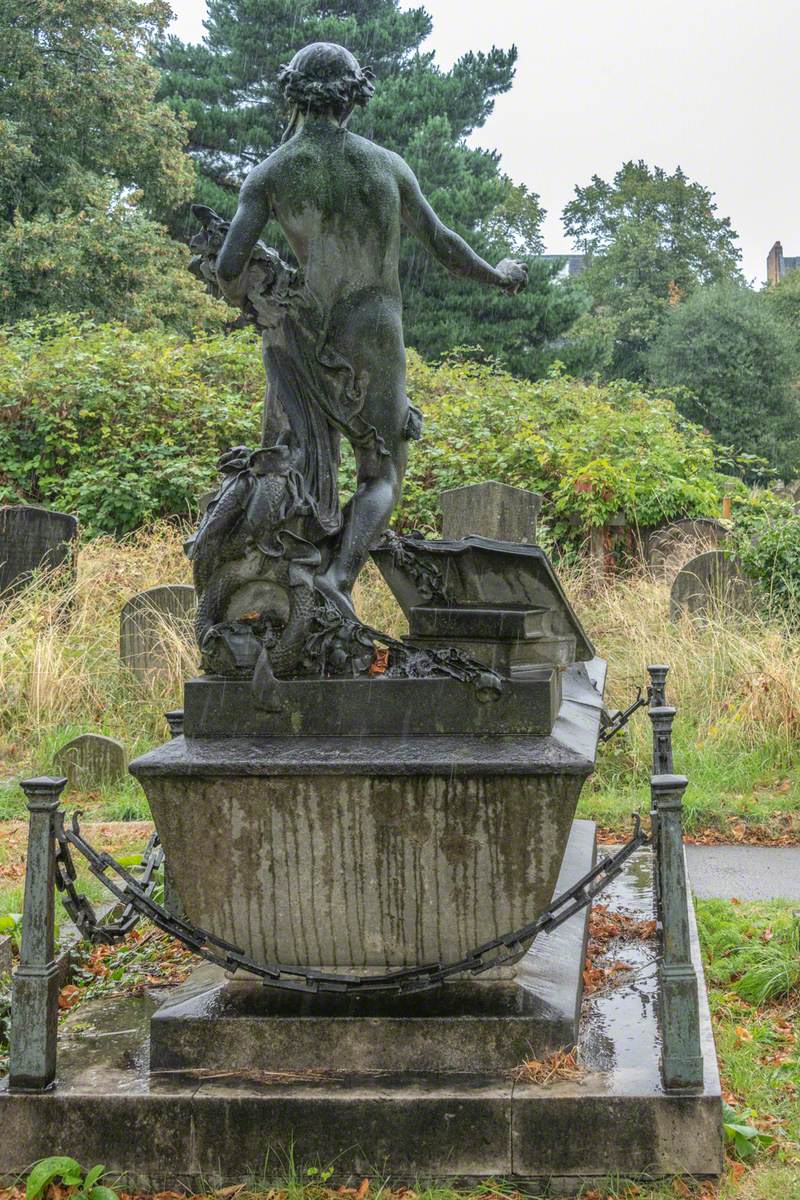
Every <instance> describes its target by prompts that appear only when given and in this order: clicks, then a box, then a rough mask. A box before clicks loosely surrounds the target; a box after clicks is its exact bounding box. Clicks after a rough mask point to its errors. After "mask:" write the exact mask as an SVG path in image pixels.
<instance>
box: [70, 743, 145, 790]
mask: <svg viewBox="0 0 800 1200" xmlns="http://www.w3.org/2000/svg"><path fill="white" fill-rule="evenodd" d="M126 765H127V764H126V762H125V749H124V747H123V746H122V744H121V743H120V742H118V741H116V740H115V739H114V738H110V737H105V736H104V735H103V734H102V733H82V734H81V735H80V737H76V738H73V739H72V741H71V742H67V744H66V745H65V746H62V747H61V749H60V750H59V751H58V752H57V753H56V755H55V757H54V759H53V766H54V767H55V769H56V771H57V773H58V774H59V775H66V777H67V779H68V780H69V786H70V787H74V788H79V789H80V790H81V791H86V790H87V789H88V788H93V787H99V786H100V785H101V784H104V783H112V782H113V781H114V780H115V779H120V778H121V777H122V776H123V775H124V774H125V767H126Z"/></svg>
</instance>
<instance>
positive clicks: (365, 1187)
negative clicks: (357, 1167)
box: [356, 1179, 369, 1200]
mask: <svg viewBox="0 0 800 1200" xmlns="http://www.w3.org/2000/svg"><path fill="white" fill-rule="evenodd" d="M368 1191H369V1180H368V1179H362V1180H361V1183H360V1184H359V1185H358V1191H357V1192H356V1200H364V1197H365V1196H366V1194H367V1192H368Z"/></svg>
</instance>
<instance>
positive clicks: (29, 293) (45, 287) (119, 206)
mask: <svg viewBox="0 0 800 1200" xmlns="http://www.w3.org/2000/svg"><path fill="white" fill-rule="evenodd" d="M188 259H189V254H188V251H187V250H186V247H184V246H181V245H179V243H177V242H176V241H175V240H174V239H173V238H172V237H170V235H169V233H168V231H167V230H166V229H165V228H164V226H163V225H159V224H157V223H156V222H155V221H152V220H150V219H149V218H148V217H146V216H145V215H144V214H143V213H142V212H141V211H139V210H138V209H137V207H136V206H135V204H133V203H131V202H130V200H127V201H123V200H119V199H114V198H113V197H112V195H111V188H110V187H109V185H106V187H105V189H102V188H98V190H97V192H96V193H95V195H94V196H93V197H92V202H91V203H90V204H88V205H87V206H86V208H84V209H81V210H80V211H79V212H73V211H71V210H69V209H67V210H65V211H64V212H62V213H57V214H56V215H55V216H50V215H49V214H40V215H39V216H35V217H30V218H25V217H17V218H16V220H15V221H14V223H13V224H12V225H8V226H6V227H5V230H3V229H2V226H0V325H3V324H11V323H12V322H16V321H20V320H25V319H28V318H33V317H40V316H44V315H46V314H51V313H57V312H75V313H83V314H85V315H86V316H88V317H90V318H92V319H94V320H97V321H106V320H109V319H114V320H117V321H124V322H125V324H126V325H128V327H129V328H131V329H147V328H152V327H156V328H159V327H164V328H169V329H173V330H177V331H179V332H182V333H183V334H185V335H186V336H188V335H190V334H192V333H193V332H195V331H197V330H199V329H214V328H217V329H219V328H222V326H223V324H224V322H225V320H226V317H227V315H228V314H229V310H227V311H226V308H225V305H224V304H222V303H221V302H219V301H216V300H212V299H211V297H210V296H209V295H207V293H206V292H205V291H204V289H203V288H202V287H200V286H199V284H198V283H197V281H196V280H195V279H193V278H192V276H191V275H190V274H189V271H188V270H187V264H188Z"/></svg>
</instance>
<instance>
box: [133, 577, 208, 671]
mask: <svg viewBox="0 0 800 1200" xmlns="http://www.w3.org/2000/svg"><path fill="white" fill-rule="evenodd" d="M196 606H197V599H196V596H195V590H194V588H193V587H192V586H191V584H186V583H168V584H162V585H161V586H159V587H154V588H148V589H147V591H145V592H139V593H138V595H136V596H132V597H131V599H130V600H128V601H127V602H126V604H125V605H124V607H123V609H122V612H121V613H120V619H119V656H120V658H121V660H122V662H123V663H124V664H125V666H127V667H130V669H131V670H132V671H133V673H134V674H135V675H136V676H137V677H138V678H139V679H141V680H147V679H149V678H151V677H152V675H153V673H154V672H158V671H163V670H166V669H167V667H168V663H169V651H168V645H167V643H168V641H169V639H170V636H171V635H172V633H173V631H175V632H183V631H184V630H185V629H186V627H187V626H191V623H192V622H193V620H194V615H195V608H196Z"/></svg>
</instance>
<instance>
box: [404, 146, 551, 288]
mask: <svg viewBox="0 0 800 1200" xmlns="http://www.w3.org/2000/svg"><path fill="white" fill-rule="evenodd" d="M393 157H394V159H395V162H396V164H397V169H398V184H399V187H400V203H401V212H402V218H403V224H404V225H405V226H406V228H407V229H409V230H410V231H411V233H413V234H414V235H415V236H416V237H418V238H419V240H420V241H421V242H422V244H423V246H426V247H427V248H428V250H430V252H431V254H432V255H433V256H434V258H436V259H438V260H439V262H440V263H441V264H442V265H443V266H445V267H447V270H448V271H451V272H452V273H453V274H454V275H466V276H467V277H468V278H470V279H475V280H477V281H478V282H479V283H486V284H489V285H490V286H493V287H499V288H502V289H503V290H504V291H507V292H518V291H520V290H521V289H522V288H524V286H525V284H526V283H527V282H528V268H527V267H526V266H525V264H524V263H519V262H514V261H513V260H512V259H510V258H504V259H503V261H502V262H501V263H498V264H497V266H496V267H493V266H491V264H490V263H488V262H486V260H485V259H483V258H481V256H480V255H479V254H476V252H475V251H474V250H473V249H472V247H471V246H470V245H468V244H467V242H465V241H464V239H463V238H462V237H459V235H458V234H457V233H455V232H454V231H453V230H452V229H448V228H447V226H446V225H445V224H444V222H443V221H440V220H439V218H438V217H437V215H436V213H435V212H434V211H433V209H432V208H431V206H430V204H429V203H428V201H427V200H426V199H425V197H424V196H423V194H422V189H421V188H420V186H419V183H418V182H417V177H416V176H415V174H414V172H413V171H412V170H411V168H410V167H409V165H408V163H406V162H404V161H403V159H402V158H400V157H399V156H398V155H393Z"/></svg>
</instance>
